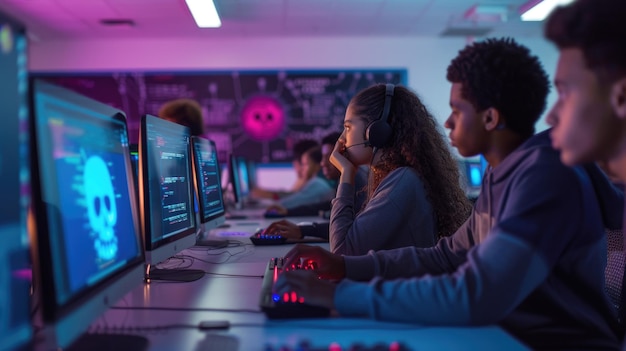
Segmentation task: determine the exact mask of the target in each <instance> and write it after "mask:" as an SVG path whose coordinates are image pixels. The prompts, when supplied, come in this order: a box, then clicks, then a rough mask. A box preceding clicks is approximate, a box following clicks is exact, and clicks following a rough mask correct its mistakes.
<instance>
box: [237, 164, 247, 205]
mask: <svg viewBox="0 0 626 351" xmlns="http://www.w3.org/2000/svg"><path fill="white" fill-rule="evenodd" d="M237 171H238V172H239V183H240V186H239V189H240V193H241V197H242V198H243V200H244V201H245V200H246V199H247V198H248V195H249V194H250V175H249V174H248V161H246V159H245V158H244V157H241V156H239V157H237Z"/></svg>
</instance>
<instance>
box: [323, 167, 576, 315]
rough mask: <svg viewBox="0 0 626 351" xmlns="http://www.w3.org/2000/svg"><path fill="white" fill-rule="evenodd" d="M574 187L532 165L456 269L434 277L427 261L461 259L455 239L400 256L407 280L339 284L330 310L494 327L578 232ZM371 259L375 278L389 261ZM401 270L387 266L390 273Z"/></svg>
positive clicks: (565, 175) (561, 174) (563, 176)
mask: <svg viewBox="0 0 626 351" xmlns="http://www.w3.org/2000/svg"><path fill="white" fill-rule="evenodd" d="M550 168H552V169H550ZM580 186H581V185H580V183H578V181H577V178H576V176H575V175H574V172H573V171H572V170H571V169H566V168H565V167H550V165H549V164H548V165H545V164H544V165H542V164H540V163H539V162H538V163H537V164H535V165H533V166H530V167H529V168H527V169H526V170H525V171H520V172H519V174H517V175H516V179H515V180H513V181H512V184H511V187H510V188H509V190H510V196H509V197H508V199H507V201H505V202H504V204H503V206H504V207H505V208H504V209H503V211H502V213H501V214H500V219H499V221H498V224H496V225H495V226H494V227H493V228H492V229H491V230H490V232H489V235H487V237H486V238H485V239H484V240H483V241H482V242H481V243H480V245H475V246H474V247H472V248H471V249H469V251H467V257H466V261H465V262H464V263H463V264H461V265H460V266H458V268H457V269H455V270H454V271H453V272H449V273H444V274H441V271H442V269H434V270H433V267H434V265H433V263H434V259H435V258H437V259H438V260H439V261H440V262H445V259H446V253H447V252H448V250H452V251H450V252H455V249H456V250H458V251H456V252H460V253H461V254H462V253H463V250H464V248H463V247H456V248H455V247H454V244H455V239H460V238H456V236H457V235H462V234H460V233H456V234H455V235H454V236H455V238H451V239H450V240H449V241H448V243H447V244H446V243H443V244H442V245H438V246H437V248H436V249H432V250H429V251H432V252H427V251H425V250H413V252H411V253H410V254H409V253H408V252H404V255H407V256H408V257H411V258H412V261H411V259H408V257H405V260H404V262H403V263H404V264H405V265H409V264H412V265H413V266H412V267H408V266H405V267H406V268H405V269H406V270H407V272H410V273H409V274H404V276H409V275H411V273H413V277H412V278H409V279H396V280H388V279H387V280H383V277H384V278H388V275H385V274H383V277H377V278H374V279H373V280H371V281H370V282H368V283H362V282H355V281H352V280H344V281H342V282H340V283H339V284H338V286H337V289H336V292H335V306H336V308H337V311H338V312H339V313H340V314H341V315H344V316H367V317H370V318H373V319H377V320H387V321H398V322H411V323H426V324H431V325H432V324H435V325H479V324H491V323H495V322H498V321H499V320H501V319H502V318H504V317H505V316H506V315H508V314H509V313H510V312H511V311H512V310H513V309H514V308H516V306H518V305H519V304H520V303H521V302H522V301H523V300H524V299H525V298H527V297H528V295H529V294H530V293H531V292H533V291H534V290H535V289H537V287H538V286H539V285H540V284H542V283H543V282H544V281H545V280H546V278H547V276H548V273H549V272H550V270H551V269H552V267H554V265H555V264H556V261H557V260H558V258H559V257H560V256H561V254H562V252H563V251H564V250H565V249H566V247H568V245H570V244H571V242H572V240H573V236H574V235H576V233H578V232H579V231H580V228H581V227H583V224H584V223H583V218H585V208H584V206H581V205H580V204H581V203H584V201H583V199H582V193H581V191H577V189H581V188H580ZM564 213H568V215H567V216H564V215H563V214H564ZM466 224H467V223H466ZM460 242H463V240H460ZM465 244H466V245H467V244H469V243H468V242H465ZM434 250H438V252H437V253H436V254H435V252H434ZM376 256H379V257H376ZM427 257H429V258H428V259H427ZM358 259H361V260H362V259H363V258H357V260H358ZM371 260H372V262H371V265H370V266H371V267H370V269H373V270H376V269H378V270H379V271H381V270H382V271H383V273H384V268H383V267H384V265H385V264H384V263H381V262H387V263H389V262H393V260H391V258H390V254H389V253H384V252H383V253H379V254H377V255H373V258H372V259H371ZM348 262H349V261H348V260H346V268H348ZM361 263H363V262H361ZM581 264H585V262H581ZM363 265H364V264H363ZM364 266H365V265H364ZM452 266H453V265H450V266H448V267H447V268H445V269H443V270H448V269H449V268H450V267H452ZM387 269H388V270H389V269H390V268H389V267H387ZM401 270H402V268H401V267H398V266H396V265H394V268H393V271H395V272H400V271H401ZM397 276H401V274H397ZM355 296H359V297H361V298H359V299H355V298H354V297H355Z"/></svg>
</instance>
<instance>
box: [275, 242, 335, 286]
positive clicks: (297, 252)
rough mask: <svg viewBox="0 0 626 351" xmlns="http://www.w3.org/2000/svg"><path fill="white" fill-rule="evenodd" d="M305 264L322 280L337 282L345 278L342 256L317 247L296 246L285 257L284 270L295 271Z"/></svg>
mask: <svg viewBox="0 0 626 351" xmlns="http://www.w3.org/2000/svg"><path fill="white" fill-rule="evenodd" d="M301 262H307V265H309V266H310V267H311V268H312V269H313V270H314V271H315V273H316V274H317V275H318V276H319V277H320V278H322V279H332V280H339V279H343V278H344V277H345V276H346V273H345V272H346V268H345V262H344V259H343V256H341V255H336V254H333V253H330V252H328V251H326V250H324V249H323V248H321V247H319V246H310V245H303V244H298V245H296V246H295V247H294V248H293V249H291V250H290V251H289V252H288V253H287V255H285V270H292V269H296V268H297V267H298V265H300V263H301Z"/></svg>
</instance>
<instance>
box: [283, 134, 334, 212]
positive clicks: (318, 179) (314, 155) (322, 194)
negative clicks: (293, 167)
mask: <svg viewBox="0 0 626 351" xmlns="http://www.w3.org/2000/svg"><path fill="white" fill-rule="evenodd" d="M321 161H322V150H321V149H320V147H319V146H316V147H314V148H312V149H309V150H307V151H306V152H304V154H302V158H301V161H300V167H301V170H300V172H301V178H302V179H303V180H304V184H303V185H302V187H301V188H300V190H298V191H296V192H294V193H292V194H289V195H287V196H285V197H283V198H281V199H280V200H279V201H278V204H279V205H280V206H282V207H284V208H286V209H291V208H294V207H298V206H302V205H307V204H313V203H318V202H321V201H330V200H331V199H332V198H333V197H334V196H335V189H334V188H333V187H332V186H331V185H330V184H329V183H328V180H327V179H325V178H324V177H323V176H321V175H320V171H321V167H322V166H320V162H321Z"/></svg>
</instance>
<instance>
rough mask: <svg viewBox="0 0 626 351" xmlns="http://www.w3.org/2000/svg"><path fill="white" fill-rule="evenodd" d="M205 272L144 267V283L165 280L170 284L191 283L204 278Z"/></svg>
mask: <svg viewBox="0 0 626 351" xmlns="http://www.w3.org/2000/svg"><path fill="white" fill-rule="evenodd" d="M204 275H205V272H204V271H203V270H201V269H188V268H168V269H165V268H153V267H152V266H151V265H149V264H148V265H146V278H145V279H146V283H150V282H151V281H152V280H165V281H171V282H193V281H196V280H198V279H200V278H202V277H204Z"/></svg>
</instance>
